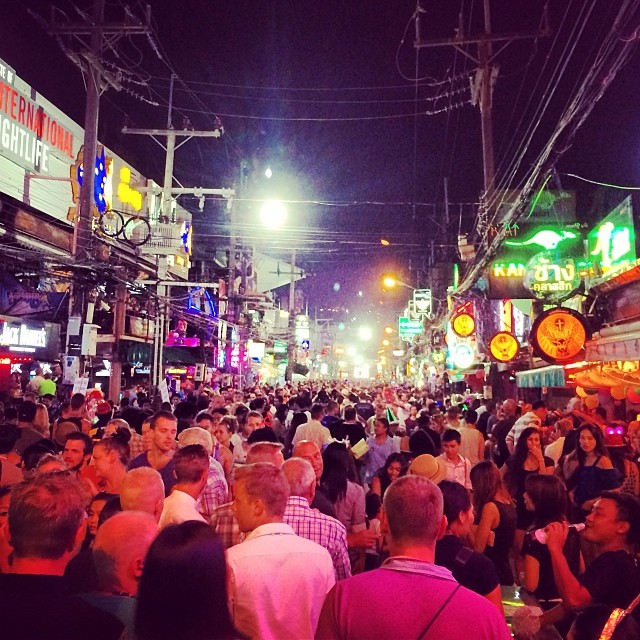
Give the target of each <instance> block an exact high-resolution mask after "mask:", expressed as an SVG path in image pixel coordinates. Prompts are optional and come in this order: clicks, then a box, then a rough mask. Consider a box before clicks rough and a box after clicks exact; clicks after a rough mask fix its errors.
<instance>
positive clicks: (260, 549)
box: [227, 462, 335, 640]
mask: <svg viewBox="0 0 640 640" xmlns="http://www.w3.org/2000/svg"><path fill="white" fill-rule="evenodd" d="M234 479H235V487H234V492H235V498H234V501H233V511H234V514H235V516H236V518H237V520H238V525H239V527H240V530H241V531H242V532H246V533H248V535H247V537H246V539H245V540H244V542H241V543H240V544H238V545H236V546H234V547H231V548H230V549H229V550H228V551H227V568H228V576H229V607H230V610H231V614H232V616H233V622H234V624H235V626H236V628H237V629H238V631H239V632H240V633H242V634H243V635H245V636H247V637H249V638H261V639H263V640H281V639H282V638H296V639H303V638H309V639H311V638H313V636H314V633H315V629H316V625H317V623H318V618H319V617H320V610H321V609H322V603H323V601H324V598H325V596H326V595H327V593H328V592H329V591H330V590H331V588H332V587H333V585H334V583H335V576H334V569H333V563H332V561H331V556H330V555H329V552H328V551H327V550H326V549H324V548H323V547H321V546H320V545H319V544H316V543H315V542H312V541H311V540H306V539H305V538H301V537H299V536H297V535H296V534H295V532H294V530H293V529H292V528H291V527H290V526H289V525H287V524H284V523H283V520H282V518H283V515H284V512H285V508H286V506H287V500H288V498H289V493H290V490H289V484H288V482H287V479H286V478H285V476H284V473H283V472H282V470H281V469H278V468H277V467H275V466H274V465H272V464H269V463H268V462H267V463H265V462H259V463H257V464H252V465H246V466H244V467H239V468H237V469H236V470H235V474H234Z"/></svg>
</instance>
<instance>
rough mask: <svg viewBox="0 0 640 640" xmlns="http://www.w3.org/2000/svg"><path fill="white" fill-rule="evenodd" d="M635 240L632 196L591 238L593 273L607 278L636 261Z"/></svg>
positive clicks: (588, 239)
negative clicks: (608, 275)
mask: <svg viewBox="0 0 640 640" xmlns="http://www.w3.org/2000/svg"><path fill="white" fill-rule="evenodd" d="M635 241H636V239H635V230H634V226H633V213H632V210H631V198H630V197H629V198H627V199H626V200H624V202H622V203H621V204H620V205H618V206H617V207H616V208H615V209H614V210H613V211H612V212H611V213H610V214H609V215H608V216H607V217H606V218H605V219H604V220H603V221H602V222H601V223H600V224H599V225H597V226H596V227H595V228H594V229H592V230H591V231H590V232H589V234H588V235H587V244H588V247H589V259H590V260H591V261H592V265H591V266H592V269H593V271H594V272H595V273H596V274H602V275H605V276H606V275H607V274H610V275H612V274H613V273H615V272H617V271H620V270H621V269H624V268H625V267H626V266H627V265H629V264H630V263H631V262H633V261H634V260H635V259H636V247H635Z"/></svg>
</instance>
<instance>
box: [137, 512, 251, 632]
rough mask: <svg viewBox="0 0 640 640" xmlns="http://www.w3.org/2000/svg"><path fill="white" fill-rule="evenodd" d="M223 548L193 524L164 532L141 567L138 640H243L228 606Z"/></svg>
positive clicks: (207, 529) (205, 528)
mask: <svg viewBox="0 0 640 640" xmlns="http://www.w3.org/2000/svg"><path fill="white" fill-rule="evenodd" d="M226 574H227V566H226V561H225V557H224V547H223V546H222V544H221V542H220V540H219V539H218V537H217V536H216V535H215V533H213V531H212V530H211V528H210V527H209V526H208V525H206V524H204V523H202V522H197V521H195V520H192V521H187V522H183V523H182V524H176V525H169V526H168V527H165V528H164V529H163V530H162V531H161V532H160V533H159V534H158V537H157V538H156V539H155V540H154V542H153V544H152V545H151V548H150V549H149V553H148V554H147V557H146V559H145V562H144V570H143V571H142V578H141V579H140V588H139V590H138V606H137V609H136V621H135V636H136V639H137V640H175V639H176V638H180V639H181V640H218V639H220V640H229V639H233V638H241V637H242V636H241V634H240V633H238V632H237V631H236V629H235V628H234V626H233V622H232V621H231V616H230V614H229V608H228V602H227V585H226V577H227V575H226Z"/></svg>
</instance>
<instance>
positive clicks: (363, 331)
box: [358, 327, 373, 342]
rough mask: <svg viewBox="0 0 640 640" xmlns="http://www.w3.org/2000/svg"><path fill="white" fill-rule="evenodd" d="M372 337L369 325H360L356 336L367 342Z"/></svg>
mask: <svg viewBox="0 0 640 640" xmlns="http://www.w3.org/2000/svg"><path fill="white" fill-rule="evenodd" d="M372 337H373V331H371V328H370V327H360V328H359V329H358V338H360V340H363V341H365V342H367V341H368V340H371V338H372Z"/></svg>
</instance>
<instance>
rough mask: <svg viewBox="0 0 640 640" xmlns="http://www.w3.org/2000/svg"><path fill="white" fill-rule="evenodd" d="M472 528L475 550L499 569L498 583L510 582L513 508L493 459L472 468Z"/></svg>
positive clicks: (514, 516) (472, 541)
mask: <svg viewBox="0 0 640 640" xmlns="http://www.w3.org/2000/svg"><path fill="white" fill-rule="evenodd" d="M471 484H472V485H473V507H474V510H475V527H474V529H472V531H471V532H470V536H469V537H470V539H471V544H472V546H473V548H474V550H475V551H479V552H480V553H484V554H485V555H486V556H487V557H488V558H489V559H490V560H491V561H492V562H493V564H494V566H495V567H496V569H497V571H498V577H499V578H500V584H504V585H507V586H509V585H512V584H513V571H512V570H511V564H510V562H509V557H510V554H511V550H512V548H513V540H514V535H515V530H516V513H515V507H514V506H513V502H512V500H511V496H510V495H509V492H508V491H507V490H506V489H505V487H504V486H503V484H502V479H501V478H500V472H499V471H498V467H496V465H495V464H493V462H491V461H489V460H485V461H483V462H479V463H478V464H477V465H476V466H475V467H473V469H471Z"/></svg>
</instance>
